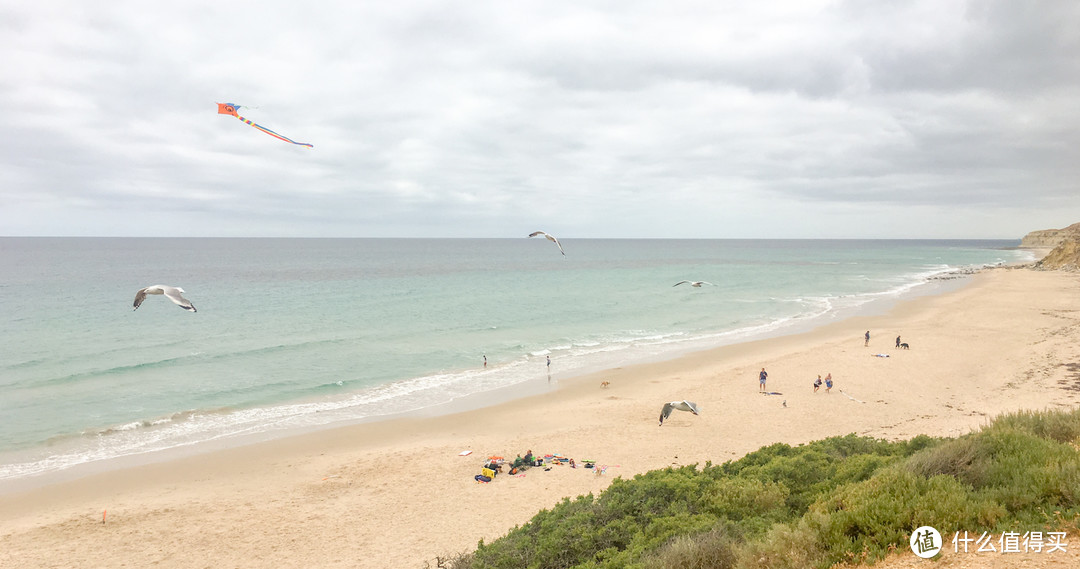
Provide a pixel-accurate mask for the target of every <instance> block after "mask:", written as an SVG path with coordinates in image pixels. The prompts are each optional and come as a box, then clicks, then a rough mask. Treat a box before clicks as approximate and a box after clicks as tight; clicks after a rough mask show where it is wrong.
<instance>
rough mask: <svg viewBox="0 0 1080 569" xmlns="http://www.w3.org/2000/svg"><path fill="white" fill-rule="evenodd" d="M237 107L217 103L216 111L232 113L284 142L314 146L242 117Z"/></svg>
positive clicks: (223, 113) (230, 104)
mask: <svg viewBox="0 0 1080 569" xmlns="http://www.w3.org/2000/svg"><path fill="white" fill-rule="evenodd" d="M239 108H240V105H235V104H233V103H218V105H217V112H218V114H219V115H232V116H234V117H236V118H238V119H240V122H243V123H247V124H249V125H251V126H253V127H255V128H257V129H259V130H261V131H263V132H265V133H266V134H269V135H270V136H272V137H274V138H277V139H280V140H284V141H285V142H291V143H293V144H297V145H299V146H306V147H308V148H314V147H313V146H311V145H310V144H308V143H306V142H296V141H295V140H292V139H291V138H287V137H284V136H281V135H280V134H278V133H276V132H274V131H272V130H270V129H268V128H266V127H265V126H262V125H259V124H255V123H253V122H251V121H249V120H248V119H245V118H244V117H242V116H240V115H239V114H238V113H237V112H236V109H239Z"/></svg>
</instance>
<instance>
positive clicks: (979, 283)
mask: <svg viewBox="0 0 1080 569" xmlns="http://www.w3.org/2000/svg"><path fill="white" fill-rule="evenodd" d="M866 330H871V333H872V336H873V339H872V340H871V342H870V345H869V346H868V347H864V346H863V332H864V331H866ZM897 335H901V336H902V337H903V339H904V341H905V342H908V343H909V344H910V346H911V349H910V350H894V349H893V340H894V339H895V337H896V336H897ZM876 353H888V354H890V357H889V358H878V357H872V354H876ZM1077 361H1080V277H1078V276H1077V275H1076V274H1074V273H1062V272H1040V271H1032V270H1026V269H995V270H989V271H984V272H982V273H980V274H978V275H976V276H974V277H973V279H972V282H971V283H970V284H967V285H966V286H964V287H963V288H960V289H959V290H956V291H953V292H949V293H945V294H942V295H937V296H929V297H923V298H918V299H914V300H910V301H906V302H903V303H900V304H898V305H897V306H896V307H894V308H893V309H891V310H890V311H889V312H888V313H886V314H882V315H878V316H863V317H856V318H852V319H848V320H845V321H842V322H836V323H833V324H830V325H827V326H824V327H822V328H820V329H818V330H815V331H812V332H809V333H806V334H800V335H795V336H787V337H780V338H774V339H769V340H762V341H755V342H748V343H744V344H740V345H734V346H726V347H722V348H718V349H714V350H711V351H706V352H701V353H695V354H691V355H689V356H685V357H682V358H680V359H677V360H672V361H665V362H658V363H649V364H641V365H634V366H626V367H623V368H618V369H613V370H607V371H604V372H603V373H599V374H593V375H588V376H584V377H580V378H574V379H570V380H563V381H562V382H561V383H562V386H561V388H560V389H558V390H557V391H554V392H552V393H548V394H544V395H540V396H535V397H531V398H528V399H520V400H516V401H512V402H509V403H504V404H500V405H497V406H494V407H490V408H485V409H481V410H477V411H470V412H466V413H458V414H454V415H445V416H438V417H427V418H408V419H395V420H391V421H384V422H379V423H373V424H365V425H357V426H350V427H345V428H339V429H335V430H328V431H323V432H318V433H311V434H306V435H301V436H296V437H291V438H287V439H282V440H277V441H271V442H266V443H259V444H254V445H249V446H245V447H241V448H237V449H231V450H227V451H219V452H212V453H207V454H201V455H197V456H191V457H186V458H180V459H175V460H170V461H167V462H160V463H155V464H147V465H142V466H136V467H130V468H124V469H120V470H114V471H110V472H105V473H100V474H95V475H91V476H87V477H83V478H79V479H76V480H71V481H66V482H61V483H55V484H51V485H49V486H47V487H42V488H37V489H32V490H27V491H20V492H7V493H4V494H2V495H0V512H4V514H3V516H2V518H0V566H3V567H105V566H129V567H148V566H157V567H226V566H237V567H350V568H353V567H363V568H368V567H370V568H383V567H389V566H394V567H416V568H419V567H423V566H424V564H425V562H426V563H430V565H431V566H435V565H436V556H444V557H445V556H447V555H451V554H454V553H457V552H463V551H467V550H471V549H472V548H474V547H475V546H476V543H477V541H478V540H481V539H483V540H486V541H490V540H492V539H494V538H497V537H499V536H501V535H503V534H505V533H506V532H507V531H508V530H510V529H511V528H513V527H514V526H516V525H520V524H522V523H524V522H526V521H528V520H529V519H530V518H531V517H532V516H533V515H534V514H535V513H536V512H538V511H539V510H541V509H545V508H550V507H552V506H554V505H555V504H557V503H558V502H559V501H560V500H562V499H563V498H567V497H569V498H573V497H576V496H578V495H582V494H587V493H590V492H591V493H597V492H600V491H602V490H603V489H604V488H605V487H606V486H607V485H608V484H610V482H611V480H613V479H614V478H615V477H617V476H621V477H627V478H628V477H632V476H633V475H635V474H638V473H642V472H646V471H649V470H653V469H657V468H664V467H666V466H672V465H686V464H694V463H697V464H704V463H706V462H707V461H712V462H713V463H721V462H724V461H727V460H730V459H734V458H738V457H740V456H742V455H744V454H745V453H747V452H749V451H752V450H755V449H758V448H760V447H761V446H764V445H768V444H772V443H775V442H785V443H789V444H793V445H794V444H798V443H803V442H807V441H811V440H816V439H821V438H825V437H829V436H835V435H845V434H848V433H856V434H859V435H867V436H872V437H881V438H887V439H905V438H910V437H913V436H915V435H917V434H929V435H937V436H956V435H961V434H964V433H967V432H970V431H972V430H974V429H978V428H979V427H980V426H981V425H983V424H985V423H986V422H987V421H988V420H989V419H990V418H992V417H994V416H996V415H998V414H1001V413H1004V412H1008V411H1014V410H1019V409H1047V408H1051V409H1054V408H1074V407H1076V406H1077V405H1078V404H1080V371H1077V368H1076V366H1075V362H1077ZM762 367H765V368H766V369H767V370H768V372H769V379H768V389H769V390H770V391H775V392H779V393H782V395H781V396H774V395H761V394H759V393H758V375H757V374H758V371H760V369H761V368H762ZM827 373H831V374H832V376H833V379H834V380H835V382H836V385H835V387H834V389H833V390H832V391H833V392H832V393H825V392H824V390H820V391H818V392H817V393H814V392H813V389H812V382H813V380H814V378H816V377H817V376H818V375H819V374H821V375H825V374H827ZM601 381H608V382H610V383H609V386H608V387H607V388H605V389H601V388H600V387H598V385H599V384H600V382H601ZM840 390H843V392H844V393H847V394H849V395H851V396H852V397H854V398H856V399H858V400H860V401H863V403H860V402H857V401H855V400H853V399H851V398H848V397H845V396H844V395H843V394H842V393H840V392H839V391H840ZM682 397H686V398H689V399H691V400H693V401H696V402H697V403H698V404H700V405H701V406H702V409H706V410H707V412H704V413H703V414H702V415H700V416H693V415H691V414H689V413H677V414H674V415H672V417H671V418H670V419H669V420H668V421H665V423H664V426H663V427H662V428H659V427H657V423H656V413H657V409H658V405H659V404H662V403H663V402H665V401H671V400H673V399H676V398H682ZM783 401H786V402H787V406H786V407H784V406H783V404H782V402H783ZM465 449H469V450H472V451H473V453H472V454H471V455H468V456H459V453H460V452H461V451H462V450H465ZM527 449H532V450H533V451H534V453H536V454H539V455H543V454H545V453H560V454H562V455H564V456H568V457H574V458H575V459H576V461H577V462H578V463H579V465H580V463H581V462H582V461H583V460H586V459H589V460H595V461H596V462H597V464H598V465H601V466H606V467H607V468H606V469H605V470H603V473H602V474H596V473H595V470H590V469H585V468H580V467H579V468H576V469H571V468H570V467H569V466H556V467H553V468H551V470H549V471H545V470H544V469H542V468H533V469H530V470H527V471H526V472H525V473H524V474H525V475H524V476H521V477H517V476H509V475H506V474H503V475H500V476H498V477H497V478H496V479H495V480H494V481H493V482H492V483H490V484H480V483H477V482H476V481H474V480H473V476H474V475H475V474H479V472H480V465H481V462H482V461H483V459H484V457H486V456H488V455H493V454H494V455H502V456H505V457H507V458H508V459H512V458H513V457H514V456H515V455H517V454H519V453H520V454H524V453H525V451H526V450H527ZM105 510H107V511H108V513H107V518H106V523H102V515H103V512H104V511H105ZM1074 541H1075V540H1074ZM1074 548H1075V549H1080V543H1075V544H1074Z"/></svg>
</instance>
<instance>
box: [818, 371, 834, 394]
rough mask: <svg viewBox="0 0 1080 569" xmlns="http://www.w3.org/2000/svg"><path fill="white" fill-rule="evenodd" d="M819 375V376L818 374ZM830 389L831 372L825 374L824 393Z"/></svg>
mask: <svg viewBox="0 0 1080 569" xmlns="http://www.w3.org/2000/svg"><path fill="white" fill-rule="evenodd" d="M818 377H820V376H818ZM831 389H832V374H831V373H830V374H829V375H826V376H825V393H829V392H830V390H831Z"/></svg>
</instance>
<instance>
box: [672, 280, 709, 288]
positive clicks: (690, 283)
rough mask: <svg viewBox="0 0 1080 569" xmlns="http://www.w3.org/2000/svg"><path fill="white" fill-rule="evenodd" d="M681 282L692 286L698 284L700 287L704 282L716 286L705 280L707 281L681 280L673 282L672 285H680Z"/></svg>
mask: <svg viewBox="0 0 1080 569" xmlns="http://www.w3.org/2000/svg"><path fill="white" fill-rule="evenodd" d="M681 284H689V285H690V286H696V287H699V288H700V287H701V285H703V284H707V285H709V286H716V285H714V284H712V283H710V282H705V281H679V282H677V283H675V284H673V285H671V286H679V285H681Z"/></svg>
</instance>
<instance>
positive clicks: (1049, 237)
mask: <svg viewBox="0 0 1080 569" xmlns="http://www.w3.org/2000/svg"><path fill="white" fill-rule="evenodd" d="M1069 237H1072V238H1074V239H1080V223H1074V224H1072V225H1070V226H1068V227H1066V228H1064V229H1043V230H1040V231H1032V232H1031V233H1028V234H1027V235H1025V236H1024V238H1023V239H1022V240H1020V246H1021V247H1030V248H1032V249H1051V248H1054V247H1057V246H1058V245H1060V244H1061V243H1062V242H1063V241H1065V239H1066V238H1069Z"/></svg>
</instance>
